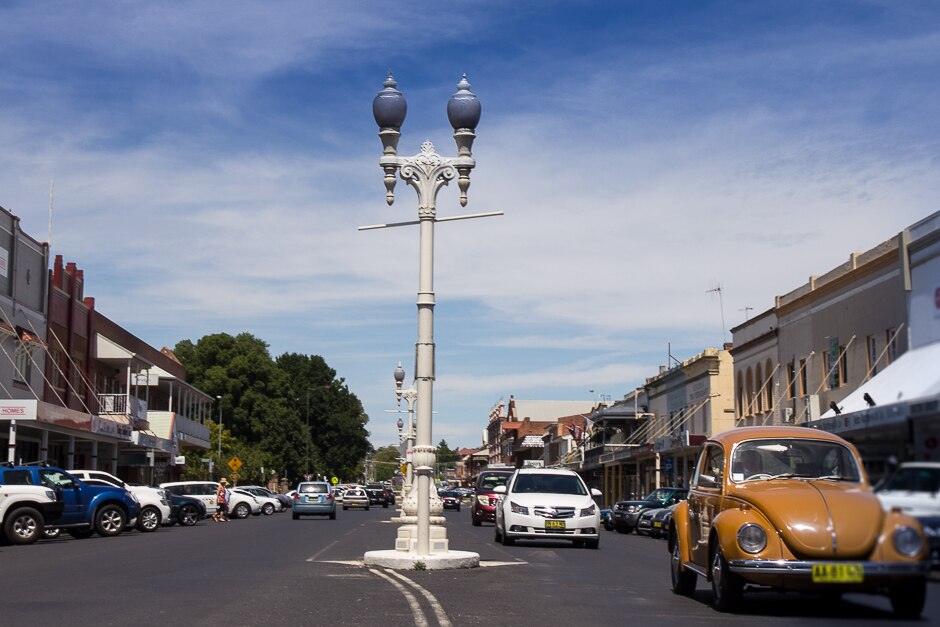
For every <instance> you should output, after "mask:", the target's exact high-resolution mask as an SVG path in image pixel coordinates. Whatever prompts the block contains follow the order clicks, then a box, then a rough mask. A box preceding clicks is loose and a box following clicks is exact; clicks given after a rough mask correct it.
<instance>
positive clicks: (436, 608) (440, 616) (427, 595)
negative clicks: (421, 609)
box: [385, 568, 451, 627]
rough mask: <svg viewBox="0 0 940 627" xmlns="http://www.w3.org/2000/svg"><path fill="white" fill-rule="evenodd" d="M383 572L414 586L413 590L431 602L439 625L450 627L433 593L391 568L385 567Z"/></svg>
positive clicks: (445, 614)
mask: <svg viewBox="0 0 940 627" xmlns="http://www.w3.org/2000/svg"><path fill="white" fill-rule="evenodd" d="M385 572H387V573H388V574H390V575H393V576H395V577H398V578H399V579H401V580H402V581H404V582H405V583H407V584H408V585H409V586H411V587H412V588H414V589H415V590H417V591H418V592H420V593H421V594H423V595H424V598H425V599H427V601H428V603H430V604H431V609H433V610H434V614H436V615H437V622H438V623H440V625H441V627H451V625H450V619H448V618H447V613H446V612H444V608H443V607H442V606H441V604H440V603H438V601H437V599H436V598H434V595H433V594H431V593H430V592H428V591H427V590H425V589H424V588H422V587H421V586H419V585H418V584H416V583H415V582H413V581H412V580H411V579H408V578H407V577H405V576H404V575H402V574H401V573H398V572H395V571H394V570H392V569H391V568H386V569H385Z"/></svg>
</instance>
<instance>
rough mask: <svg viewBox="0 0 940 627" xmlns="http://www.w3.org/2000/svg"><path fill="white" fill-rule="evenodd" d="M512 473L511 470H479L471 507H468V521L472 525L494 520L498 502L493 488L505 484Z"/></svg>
mask: <svg viewBox="0 0 940 627" xmlns="http://www.w3.org/2000/svg"><path fill="white" fill-rule="evenodd" d="M512 474H513V471H512V470H482V471H480V474H479V475H478V476H477V482H476V486H475V487H474V489H473V507H472V508H471V509H470V522H471V524H473V526H474V527H479V526H480V525H482V524H483V522H484V521H486V522H495V520H496V504H497V503H498V502H499V495H497V494H496V492H495V489H496V487H497V486H501V485H506V482H507V481H509V478H510V477H512Z"/></svg>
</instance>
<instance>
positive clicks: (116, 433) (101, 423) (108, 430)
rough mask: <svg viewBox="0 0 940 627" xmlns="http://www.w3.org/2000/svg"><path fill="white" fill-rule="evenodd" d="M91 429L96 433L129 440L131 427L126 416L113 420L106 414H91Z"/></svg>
mask: <svg viewBox="0 0 940 627" xmlns="http://www.w3.org/2000/svg"><path fill="white" fill-rule="evenodd" d="M91 431H92V433H97V434H98V435H107V436H111V437H112V438H118V439H120V440H127V441H128V442H130V440H131V433H132V432H133V429H131V425H130V423H129V422H128V421H127V418H123V419H121V418H118V419H117V420H115V419H112V418H109V417H107V416H92V421H91Z"/></svg>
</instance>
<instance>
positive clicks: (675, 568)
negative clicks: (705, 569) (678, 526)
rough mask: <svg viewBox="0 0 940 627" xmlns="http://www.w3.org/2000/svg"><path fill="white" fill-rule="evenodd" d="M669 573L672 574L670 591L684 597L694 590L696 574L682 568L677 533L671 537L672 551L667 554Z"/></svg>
mask: <svg viewBox="0 0 940 627" xmlns="http://www.w3.org/2000/svg"><path fill="white" fill-rule="evenodd" d="M669 574H670V575H671V576H672V591H673V592H674V593H676V594H681V595H682V596H684V597H690V596H692V594H693V593H694V592H695V584H696V581H697V579H698V576H697V575H696V574H695V573H693V572H692V571H691V570H684V569H683V568H682V548H681V547H680V546H679V537H678V535H677V536H675V537H674V538H673V539H672V551H671V553H670V556H669Z"/></svg>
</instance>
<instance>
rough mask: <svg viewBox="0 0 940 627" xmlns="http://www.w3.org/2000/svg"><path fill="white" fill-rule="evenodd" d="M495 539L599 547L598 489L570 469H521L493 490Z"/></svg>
mask: <svg viewBox="0 0 940 627" xmlns="http://www.w3.org/2000/svg"><path fill="white" fill-rule="evenodd" d="M493 491H494V492H495V493H496V494H498V495H500V500H499V504H497V506H496V541H497V542H502V543H503V544H504V545H510V544H513V543H514V542H515V541H516V540H517V539H520V538H528V539H533V540H536V539H537V540H572V541H573V542H574V543H575V545H576V546H588V547H590V548H592V549H596V548H598V547H599V546H600V527H601V520H600V510H599V509H598V507H597V504H596V503H595V502H594V498H593V497H596V496H601V492H600V490H597V489H591V490H589V489H588V487H587V486H586V485H585V484H584V480H583V479H581V477H580V476H579V475H578V474H577V473H575V472H572V471H570V470H554V469H547V468H522V469H520V470H517V471H516V472H515V474H513V476H512V478H510V480H509V482H507V484H506V485H503V486H497V487H496V488H494V490H493Z"/></svg>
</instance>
